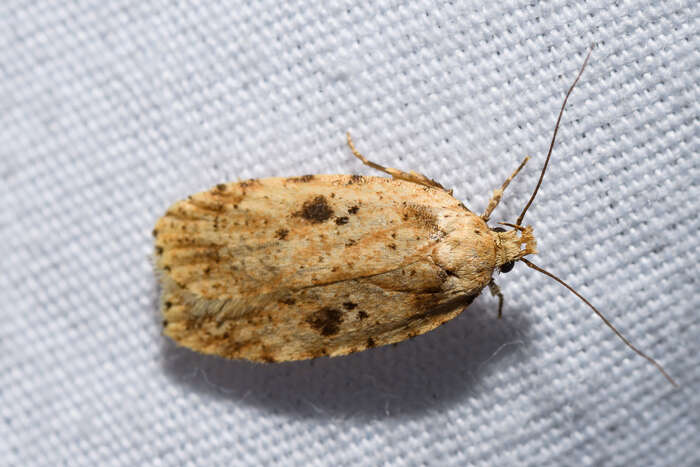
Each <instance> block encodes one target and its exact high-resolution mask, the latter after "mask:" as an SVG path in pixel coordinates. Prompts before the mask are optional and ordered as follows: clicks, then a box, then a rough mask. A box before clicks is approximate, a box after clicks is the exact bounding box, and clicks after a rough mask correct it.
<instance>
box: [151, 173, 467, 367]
mask: <svg viewBox="0 0 700 467" xmlns="http://www.w3.org/2000/svg"><path fill="white" fill-rule="evenodd" d="M460 215H461V216H465V217H469V216H471V217H474V218H477V217H476V216H474V215H473V214H471V213H470V212H469V211H467V210H466V209H465V208H464V207H463V206H462V205H461V204H460V203H459V202H458V201H457V200H455V199H454V198H452V197H451V196H450V195H449V194H447V193H446V192H444V191H442V190H438V189H431V188H426V187H422V186H418V185H415V184H412V183H407V182H402V181H397V180H390V179H386V178H381V177H359V176H345V175H325V176H306V177H298V178H271V179H262V180H255V181H246V182H240V183H231V184H226V185H218V186H217V187H215V188H214V189H212V190H209V191H206V192H202V193H199V194H197V195H193V196H192V197H190V198H189V199H187V200H185V201H181V202H178V203H176V204H174V205H173V206H172V207H171V208H170V209H168V211H167V213H166V215H165V216H163V218H161V219H160V220H159V221H158V223H157V224H156V234H157V235H156V253H157V258H156V265H157V268H158V270H159V271H161V282H162V286H163V295H162V296H163V310H164V316H165V318H166V321H167V326H166V333H168V334H169V335H170V336H171V337H173V338H175V340H177V341H179V342H180V343H182V344H184V345H186V346H188V347H191V348H193V349H195V350H199V351H202V352H205V353H215V354H219V355H222V356H227V357H231V358H247V359H250V360H257V361H269V360H275V361H281V360H298V359H302V358H311V357H315V356H320V355H342V354H345V353H350V352H352V351H356V350H362V349H363V348H366V347H372V346H374V345H382V344H386V343H390V342H397V341H399V340H404V339H405V338H407V337H410V335H415V334H420V333H422V332H426V331H427V330H429V329H432V328H434V327H435V326H437V325H439V324H440V323H441V322H444V321H446V320H448V319H450V318H451V317H452V316H454V314H456V313H458V312H459V311H461V308H462V307H463V306H464V305H465V304H467V303H468V302H470V301H471V299H473V298H474V294H473V293H471V292H469V293H464V291H460V290H459V289H455V290H451V289H449V288H447V289H446V288H445V283H446V281H447V276H448V273H447V272H446V271H445V270H444V269H442V268H441V267H440V266H438V265H436V264H435V263H434V262H433V261H432V260H431V258H430V253H431V251H432V249H433V248H434V246H435V245H436V243H437V242H439V241H441V239H442V238H444V237H445V236H446V235H447V234H448V233H449V232H445V231H444V229H442V228H441V226H444V224H445V223H444V222H443V221H444V219H443V218H444V217H446V216H447V217H449V216H455V217H456V216H460ZM477 219H478V218H477ZM453 289H454V287H453ZM341 331H342V332H341Z"/></svg>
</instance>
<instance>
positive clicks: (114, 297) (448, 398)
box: [0, 0, 700, 466]
mask: <svg viewBox="0 0 700 467" xmlns="http://www.w3.org/2000/svg"><path fill="white" fill-rule="evenodd" d="M321 3H323V6H322V5H321ZM369 3H370V2H347V3H345V2H337V1H336V2H316V1H307V2H303V1H286V2H278V1H276V0H262V1H259V2H228V3H214V2H201V4H199V2H165V1H161V2H139V1H132V2H101V1H99V0H92V1H83V2H75V3H74V2H64V3H63V4H58V3H57V2H33V1H26V2H19V1H10V2H2V5H1V6H0V103H1V111H0V177H1V180H2V182H1V183H0V190H1V191H0V196H1V199H2V205H1V206H0V253H1V255H0V256H1V258H2V259H1V260H0V261H1V262H2V263H1V264H2V274H1V275H0V287H2V289H1V290H0V292H1V295H2V305H0V307H1V308H0V313H1V315H0V318H1V320H0V464H2V465H12V466H14V465H17V466H33V465H46V466H49V465H76V466H93V465H105V466H111V465H125V466H126V465H163V466H166V465H263V464H279V465H283V464H289V465H291V464H296V465H343V464H344V465H349V464H354V465H359V464H364V465H379V464H392V465H475V466H494V465H537V466H541V465H591V466H593V465H595V466H598V465H620V466H622V465H645V466H661V465H668V466H691V465H700V450H699V449H698V446H700V427H699V425H700V365H699V363H698V355H700V320H699V319H698V307H700V293H699V287H698V282H697V281H698V278H699V277H700V274H698V272H699V271H698V256H699V253H700V251H699V246H698V245H699V239H700V236H699V235H698V231H699V230H700V220H699V217H698V200H699V199H700V189H699V181H700V162H699V158H698V152H699V151H698V150H699V142H700V141H699V138H698V133H699V132H698V116H699V114H700V112H699V111H700V104H698V102H700V89H699V86H698V83H699V82H700V67H699V65H700V52H698V50H700V39H699V36H698V30H699V28H700V19H699V18H700V14H699V13H700V10H699V8H698V6H697V2H693V1H690V0H687V1H686V0H679V1H669V2H655V1H652V0H647V1H644V0H642V1H637V2H632V1H622V2H615V3H612V2H604V1H599V0H591V1H588V2H584V3H581V2H578V1H573V0H561V1H556V2H544V3H542V4H540V3H539V2H529V1H520V2H515V1H510V0H507V1H503V2H480V3H478V4H477V3H472V2H469V1H454V2H431V1H423V2H402V1H399V2H396V1H380V2H372V4H373V6H369V5H368V4H369ZM593 42H596V43H597V44H598V47H597V48H596V49H595V51H594V52H593V56H592V58H591V62H590V66H589V68H588V69H587V70H586V72H585V73H584V75H583V78H582V80H581V82H580V85H579V87H578V88H577V89H576V90H575V91H574V94H573V96H572V97H571V100H570V105H569V107H568V109H567V111H566V113H565V115H564V119H563V122H562V127H561V132H560V136H559V140H558V143H557V145H556V148H555V151H554V156H553V160H552V162H551V164H550V170H549V172H548V174H547V176H546V177H545V180H544V184H543V187H542V190H541V192H540V195H539V196H538V198H537V201H536V202H535V205H534V206H533V208H531V210H530V212H529V213H528V215H527V218H526V221H527V223H530V224H532V225H533V226H534V227H535V234H536V235H537V237H538V241H539V249H540V254H539V255H537V256H535V257H533V258H532V260H533V261H534V262H535V263H537V264H539V265H541V266H543V267H545V268H548V269H550V270H551V271H553V272H555V273H556V274H558V275H560V276H561V277H563V278H564V279H565V280H567V281H569V282H570V283H571V284H572V285H573V286H574V287H576V288H577V289H578V290H579V291H580V292H581V293H583V294H584V295H585V296H586V297H588V298H589V299H590V300H591V301H592V302H593V303H594V304H595V305H597V306H598V307H599V308H600V309H601V310H602V311H603V312H604V313H606V315H607V316H608V317H609V318H610V319H611V320H612V321H613V322H614V323H615V324H616V325H617V326H618V327H619V328H620V329H621V330H622V331H623V332H624V333H625V334H626V335H627V336H628V337H629V338H630V340H631V341H632V342H633V343H635V344H636V345H637V346H638V347H639V348H641V349H643V350H644V351H647V352H648V353H649V354H651V355H652V356H654V357H656V358H657V359H658V360H659V361H661V362H662V363H663V364H664V365H665V367H666V368H667V370H668V371H669V373H670V374H672V375H673V376H674V377H675V378H676V379H677V380H678V381H679V383H680V384H681V387H680V389H678V390H675V391H674V390H672V387H671V386H670V385H669V384H668V382H667V381H666V380H665V379H664V378H663V377H662V376H661V375H660V374H659V373H658V372H657V371H656V370H655V369H654V368H653V367H652V366H651V365H649V364H648V363H647V362H645V361H644V360H643V359H642V358H640V357H638V356H636V355H634V354H633V353H632V351H631V350H630V349H629V348H627V347H625V346H624V345H623V344H622V343H621V342H620V340H618V339H617V338H616V337H615V336H614V335H613V334H612V332H611V331H610V330H609V329H608V328H606V327H605V326H604V325H603V324H602V322H601V321H600V319H598V318H597V317H596V316H595V315H594V314H593V313H592V312H591V311H590V310H589V309H588V308H587V307H586V306H585V305H584V304H583V303H581V302H580V301H578V300H577V299H576V298H575V297H574V296H572V295H571V294H570V293H569V292H567V291H566V290H565V289H564V288H563V287H561V286H559V285H558V284H556V283H555V282H553V281H552V280H550V279H548V278H546V277H545V276H542V275H541V274H538V273H536V272H535V271H532V270H530V269H528V268H526V267H525V266H524V265H518V266H516V268H515V270H514V271H513V272H511V273H509V274H508V275H500V276H498V277H497V281H498V283H499V284H500V286H501V288H502V290H503V293H504V294H505V297H506V302H505V310H504V317H503V319H502V320H498V319H496V300H495V299H494V298H492V297H491V296H490V295H489V294H488V292H487V293H485V294H483V295H482V296H481V297H480V298H479V299H478V300H477V301H476V302H475V303H474V304H473V305H472V306H471V307H470V308H469V309H467V311H466V312H465V313H463V314H462V315H461V316H460V317H459V318H458V319H455V320H454V321H452V322H450V323H448V324H446V325H445V326H443V327H441V328H440V329H438V330H436V331H434V332H431V333H429V334H427V335H425V336H421V337H418V338H416V339H414V340H411V341H410V342H406V343H402V344H400V345H398V346H395V347H392V346H390V347H387V348H379V349H374V350H371V351H368V352H362V353H359V354H356V355H352V356H350V357H345V358H337V359H325V358H324V359H320V360H317V361H312V362H301V363H292V364H283V365H270V366H258V365H251V364H248V363H245V362H230V361H224V360H222V359H218V358H214V357H205V356H200V355H197V354H195V353H193V352H191V351H188V350H186V349H182V348H176V347H175V345H174V344H172V343H171V342H169V341H168V340H167V339H166V338H164V337H163V336H162V335H161V328H160V317H159V311H158V309H157V286H156V282H155V279H154V277H153V273H152V270H151V264H150V259H149V255H150V254H151V252H152V238H151V229H152V226H153V224H154V222H155V220H156V219H157V218H158V217H159V216H160V215H162V214H163V212H164V210H165V209H166V207H167V206H168V205H169V204H170V203H171V202H173V201H175V200H177V199H180V198H183V197H185V196H187V195H188V194H191V193H194V192H197V191H200V190H203V189H207V188H209V187H210V186H212V185H214V184H216V183H219V182H223V181H232V180H237V179H242V178H248V177H267V176H282V175H285V176H291V175H302V174H306V173H353V172H355V173H365V174H369V173H372V172H371V170H369V169H367V168H365V167H363V166H361V165H360V163H359V161H357V160H355V159H354V158H353V157H352V155H351V154H350V152H349V150H348V149H347V147H346V146H345V140H344V138H345V137H344V134H345V131H346V130H348V129H350V130H352V132H353V135H354V138H355V142H356V144H357V146H358V148H359V150H361V151H362V152H364V153H365V154H366V155H367V156H368V157H369V158H370V159H372V160H374V161H377V162H379V163H383V164H386V165H389V166H392V167H400V168H403V169H406V170H408V169H413V170H416V171H419V172H422V173H424V174H426V175H428V176H429V177H431V178H434V179H436V180H439V181H440V182H441V183H442V184H444V185H445V186H448V187H452V188H454V189H455V196H456V197H458V198H459V199H461V200H463V201H464V202H465V204H467V205H468V206H469V207H471V208H472V209H473V210H475V211H477V212H481V211H482V210H483V208H484V206H485V205H486V202H487V200H488V198H489V196H490V193H491V191H492V190H493V189H494V188H496V187H497V186H498V185H499V184H500V183H501V182H502V181H503V180H504V178H505V177H506V176H507V175H508V174H509V173H510V172H511V171H512V170H513V169H514V168H515V167H516V166H517V164H518V163H519V161H520V160H521V159H522V157H523V156H524V155H531V156H532V161H531V163H530V165H529V166H528V167H527V169H526V170H525V171H524V173H523V175H522V176H520V177H519V178H518V179H516V180H515V181H514V182H513V184H512V185H511V187H510V188H509V189H508V190H507V191H506V195H505V200H504V202H503V203H502V205H501V206H500V207H499V208H498V209H497V211H496V212H495V213H494V216H493V220H492V225H497V224H496V222H498V221H511V222H512V221H513V220H514V219H515V218H516V217H517V214H518V213H519V211H520V209H521V208H522V206H523V205H524V203H525V201H526V200H527V197H528V196H529V194H530V192H531V190H532V188H533V187H534V184H535V182H536V179H537V176H538V174H539V170H540V167H541V164H542V163H543V161H544V156H545V154H546V150H547V146H548V144H549V139H550V137H551V132H552V128H553V126H554V120H555V118H556V113H557V111H558V109H559V106H560V104H561V102H562V99H563V95H564V91H565V90H566V88H567V87H568V86H569V84H570V83H571V81H572V80H573V78H574V76H575V74H576V72H577V71H578V68H579V66H580V65H581V62H582V60H583V57H584V55H585V53H586V50H587V47H588V45H589V44H591V43H593Z"/></svg>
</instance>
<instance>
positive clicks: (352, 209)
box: [348, 205, 360, 214]
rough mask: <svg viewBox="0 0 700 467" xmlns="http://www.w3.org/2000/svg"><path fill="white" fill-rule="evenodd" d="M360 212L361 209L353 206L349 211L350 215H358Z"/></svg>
mask: <svg viewBox="0 0 700 467" xmlns="http://www.w3.org/2000/svg"><path fill="white" fill-rule="evenodd" d="M359 210H360V207H359V206H357V205H355V206H352V207H351V208H350V209H348V214H357V211H359Z"/></svg>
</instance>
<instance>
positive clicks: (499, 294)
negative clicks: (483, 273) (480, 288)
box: [489, 279, 503, 319]
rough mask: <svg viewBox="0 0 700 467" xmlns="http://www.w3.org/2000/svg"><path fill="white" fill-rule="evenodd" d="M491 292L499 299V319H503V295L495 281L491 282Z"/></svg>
mask: <svg viewBox="0 0 700 467" xmlns="http://www.w3.org/2000/svg"><path fill="white" fill-rule="evenodd" d="M489 291H490V292H491V295H493V296H494V297H498V319H501V317H502V316H503V293H502V292H501V289H500V288H499V287H498V286H497V285H496V283H495V282H494V281H493V279H491V282H489Z"/></svg>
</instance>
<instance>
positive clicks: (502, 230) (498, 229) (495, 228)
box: [491, 227, 506, 232]
mask: <svg viewBox="0 0 700 467" xmlns="http://www.w3.org/2000/svg"><path fill="white" fill-rule="evenodd" d="M491 230H493V231H494V232H505V231H506V229H504V228H503V227H494V228H493V229H491Z"/></svg>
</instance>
